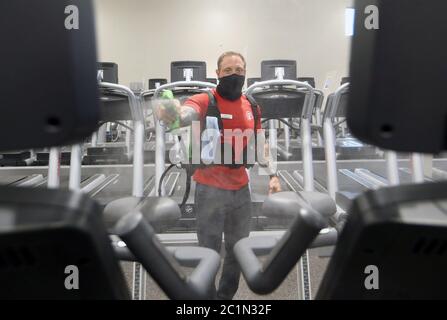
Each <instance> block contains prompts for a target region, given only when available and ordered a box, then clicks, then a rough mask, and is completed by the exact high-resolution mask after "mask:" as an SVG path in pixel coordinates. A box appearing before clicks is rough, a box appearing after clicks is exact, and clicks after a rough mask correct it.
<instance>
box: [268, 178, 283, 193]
mask: <svg viewBox="0 0 447 320" xmlns="http://www.w3.org/2000/svg"><path fill="white" fill-rule="evenodd" d="M281 191H282V190H281V183H280V181H279V178H278V177H276V176H275V177H271V178H270V182H269V195H272V194H274V193H278V192H281Z"/></svg>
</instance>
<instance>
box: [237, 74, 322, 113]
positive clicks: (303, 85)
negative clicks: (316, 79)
mask: <svg viewBox="0 0 447 320" xmlns="http://www.w3.org/2000/svg"><path fill="white" fill-rule="evenodd" d="M271 86H296V87H297V88H296V89H297V90H299V89H307V90H308V92H307V93H306V98H305V100H304V106H303V111H302V115H301V117H302V118H304V119H309V118H311V117H312V111H313V110H312V106H313V103H312V102H313V99H314V92H315V89H314V88H313V87H312V86H311V85H310V84H308V83H307V82H301V81H295V80H268V81H263V82H257V83H255V84H253V85H252V86H250V87H249V88H248V89H247V91H246V92H245V94H246V95H248V96H252V94H253V93H254V92H255V90H256V89H261V90H262V89H265V87H271Z"/></svg>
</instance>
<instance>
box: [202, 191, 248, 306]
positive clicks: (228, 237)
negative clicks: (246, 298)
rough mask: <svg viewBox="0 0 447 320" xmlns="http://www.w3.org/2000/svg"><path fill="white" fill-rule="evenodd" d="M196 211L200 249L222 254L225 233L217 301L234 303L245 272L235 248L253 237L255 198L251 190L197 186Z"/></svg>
mask: <svg viewBox="0 0 447 320" xmlns="http://www.w3.org/2000/svg"><path fill="white" fill-rule="evenodd" d="M195 208H196V209H195V211H196V219H197V237H198V240H199V245H200V246H201V247H206V248H210V249H213V250H215V251H217V252H218V253H219V254H220V250H221V246H222V233H224V237H225V259H224V264H223V270H222V277H221V278H220V282H219V287H218V289H217V298H218V299H225V300H231V299H232V298H233V296H234V295H235V294H236V291H237V289H238V286H239V279H240V275H241V270H240V268H239V264H238V263H237V261H236V258H235V256H234V253H233V247H234V245H235V244H236V243H237V242H238V241H239V240H241V239H243V238H246V237H248V236H249V234H250V222H251V197H250V190H249V188H248V186H247V187H245V188H242V189H240V190H237V191H229V190H223V189H217V188H213V187H209V186H205V185H201V184H197V187H196V192H195Z"/></svg>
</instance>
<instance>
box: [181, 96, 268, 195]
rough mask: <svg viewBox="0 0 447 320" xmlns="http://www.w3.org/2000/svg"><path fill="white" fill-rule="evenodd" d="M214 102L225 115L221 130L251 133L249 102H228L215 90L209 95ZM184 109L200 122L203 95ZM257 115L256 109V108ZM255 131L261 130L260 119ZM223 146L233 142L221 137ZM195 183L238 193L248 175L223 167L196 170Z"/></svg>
mask: <svg viewBox="0 0 447 320" xmlns="http://www.w3.org/2000/svg"><path fill="white" fill-rule="evenodd" d="M212 92H213V94H214V97H215V98H216V102H217V106H218V108H219V111H220V113H221V114H223V115H225V117H223V118H222V122H223V127H224V130H235V129H240V130H242V132H243V131H244V130H247V129H249V130H253V129H254V116H253V112H252V108H251V105H250V102H249V101H248V99H247V98H246V97H245V96H242V97H241V98H239V99H237V100H235V101H230V100H226V99H224V98H222V97H221V96H220V95H219V94H218V93H217V91H216V90H213V91H212ZM184 105H185V106H188V107H191V108H193V109H194V110H196V111H197V112H198V113H199V114H200V119H201V120H204V119H205V117H206V113H207V111H208V105H209V97H208V95H207V94H206V93H201V94H197V95H195V96H192V97H191V98H189V99H188V100H187V101H186V102H185V103H184ZM258 114H259V115H260V109H259V108H258ZM256 128H257V129H260V128H261V117H258V124H257V126H256ZM225 143H231V144H232V145H233V147H234V146H235V145H236V146H237V145H238V144H234V139H232V138H231V137H229V138H228V137H225ZM246 145H247V141H246V139H244V140H243V147H245V146H246ZM241 151H242V150H234V152H235V154H239V153H240V152H241ZM193 178H194V180H195V181H196V182H197V183H200V184H204V185H208V186H211V187H215V188H220V189H225V190H239V189H241V188H243V187H245V186H246V185H247V184H248V175H247V171H246V170H245V168H244V167H240V168H238V169H231V168H229V167H226V166H221V165H213V166H210V167H205V168H203V169H198V170H197V171H196V172H195V174H194V176H193Z"/></svg>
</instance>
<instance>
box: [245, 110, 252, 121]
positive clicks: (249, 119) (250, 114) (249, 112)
mask: <svg viewBox="0 0 447 320" xmlns="http://www.w3.org/2000/svg"><path fill="white" fill-rule="evenodd" d="M246 115H247V120H248V121H251V120H253V119H254V117H253V113H252V112H251V111H247V113H246Z"/></svg>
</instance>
